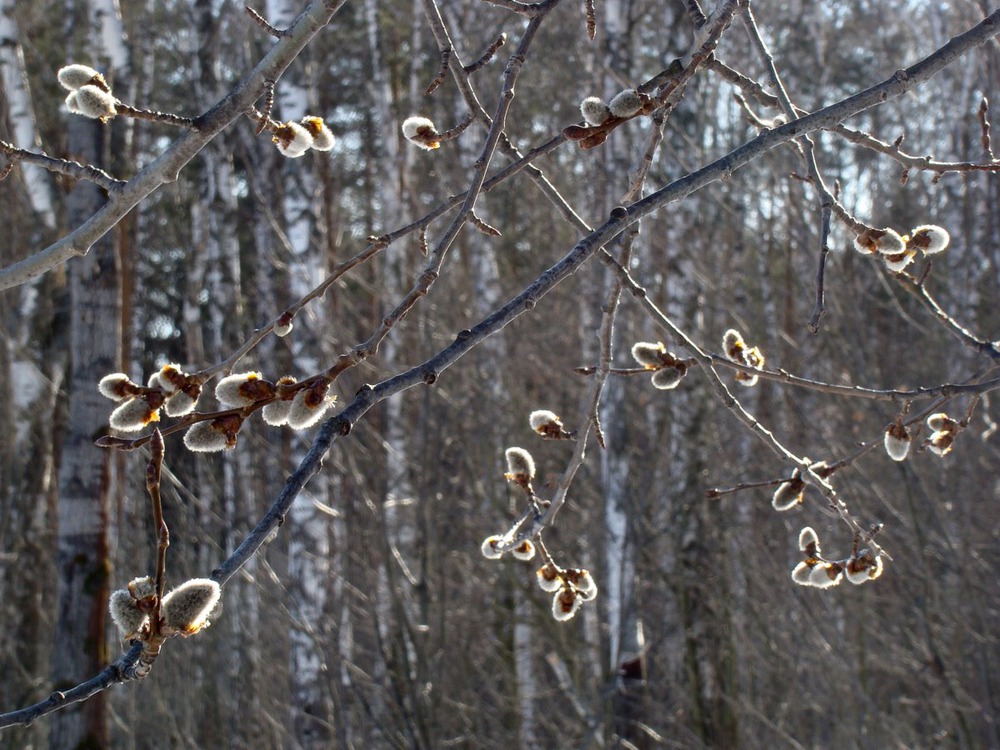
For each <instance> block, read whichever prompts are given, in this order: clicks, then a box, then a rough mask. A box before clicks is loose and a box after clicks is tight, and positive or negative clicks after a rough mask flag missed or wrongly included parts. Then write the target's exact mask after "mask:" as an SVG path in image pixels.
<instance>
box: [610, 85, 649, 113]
mask: <svg viewBox="0 0 1000 750" xmlns="http://www.w3.org/2000/svg"><path fill="white" fill-rule="evenodd" d="M608 109H609V110H611V114H613V115H614V116H615V117H631V116H632V115H634V114H635V113H636V112H638V111H639V110H640V109H642V97H640V96H639V94H638V92H637V91H636V90H635V89H625V90H624V91H621V92H619V93H618V94H616V95H615V97H614V99H612V100H611V101H610V102H608Z"/></svg>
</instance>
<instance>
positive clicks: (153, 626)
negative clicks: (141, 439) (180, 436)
mask: <svg viewBox="0 0 1000 750" xmlns="http://www.w3.org/2000/svg"><path fill="white" fill-rule="evenodd" d="M149 449H150V457H149V464H148V465H147V466H146V491H147V492H148V493H149V499H150V500H151V501H152V504H153V528H154V529H155V530H156V533H157V541H156V578H155V579H154V580H155V584H156V604H155V605H153V613H152V615H151V616H150V618H149V620H150V623H149V630H150V635H151V637H153V638H155V637H157V636H158V635H159V634H160V602H161V601H162V600H163V585H164V578H165V576H166V570H167V547H169V546H170V530H169V529H168V528H167V522H166V521H164V520H163V503H162V502H161V500H160V470H161V469H162V467H163V436H162V435H161V434H160V431H159V430H158V429H156V428H154V429H153V436H152V440H151V441H150V443H149Z"/></svg>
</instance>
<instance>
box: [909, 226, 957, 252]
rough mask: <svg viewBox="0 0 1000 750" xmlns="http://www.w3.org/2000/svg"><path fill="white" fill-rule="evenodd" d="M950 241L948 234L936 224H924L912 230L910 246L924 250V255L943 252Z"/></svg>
mask: <svg viewBox="0 0 1000 750" xmlns="http://www.w3.org/2000/svg"><path fill="white" fill-rule="evenodd" d="M950 241H951V236H950V235H949V234H948V232H947V231H945V230H944V229H943V228H942V227H939V226H936V225H934V224H924V225H922V226H919V227H914V228H913V229H912V230H910V245H911V246H913V247H916V248H919V249H920V250H922V251H923V253H924V255H934V254H935V253H940V252H942V251H943V250H944V249H945V248H947V247H948V243H949V242H950Z"/></svg>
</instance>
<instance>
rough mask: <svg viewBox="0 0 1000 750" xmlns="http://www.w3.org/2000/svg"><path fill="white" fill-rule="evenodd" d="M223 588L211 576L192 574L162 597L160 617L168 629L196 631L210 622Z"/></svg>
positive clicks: (180, 631) (183, 632) (192, 632)
mask: <svg viewBox="0 0 1000 750" xmlns="http://www.w3.org/2000/svg"><path fill="white" fill-rule="evenodd" d="M221 594H222V589H221V588H220V587H219V584H217V583H216V582H215V581H213V580H211V579H209V578H192V579H191V580H190V581H185V582H184V583H182V584H181V585H180V586H178V587H177V588H175V589H174V590H173V591H171V592H170V593H169V594H167V595H166V596H164V597H163V602H162V604H161V605H160V617H161V619H162V621H163V624H164V626H165V627H166V628H167V629H168V630H169V631H175V632H178V633H181V634H182V635H193V634H194V633H197V632H198V631H199V630H201V629H202V628H204V627H205V626H207V625H208V616H209V615H210V614H212V610H213V609H215V606H216V605H217V604H218V603H219V597H220V595H221Z"/></svg>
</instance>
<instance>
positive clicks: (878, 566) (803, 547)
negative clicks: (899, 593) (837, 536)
mask: <svg viewBox="0 0 1000 750" xmlns="http://www.w3.org/2000/svg"><path fill="white" fill-rule="evenodd" d="M799 551H800V552H802V554H803V555H804V556H805V559H804V560H803V561H802V562H800V563H799V564H798V565H796V566H795V568H794V569H793V570H792V580H793V581H795V582H796V583H797V584H799V585H800V586H814V587H816V588H820V589H826V588H830V587H831V586H837V585H839V584H840V582H841V581H842V580H843V579H844V578H846V579H847V580H848V581H850V582H851V583H854V584H860V583H865V582H866V581H874V580H875V579H876V578H878V577H879V576H880V575H882V569H883V564H882V557H881V556H880V555H877V554H875V553H874V552H872V551H871V550H869V549H867V548H866V549H860V550H856V551H855V552H854V554H852V555H851V556H850V557H849V558H846V559H843V560H828V559H826V558H824V557H823V553H822V551H821V550H820V547H819V537H818V536H817V535H816V532H815V531H814V530H813V528H812V527H811V526H806V527H805V528H804V529H802V531H801V532H799Z"/></svg>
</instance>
